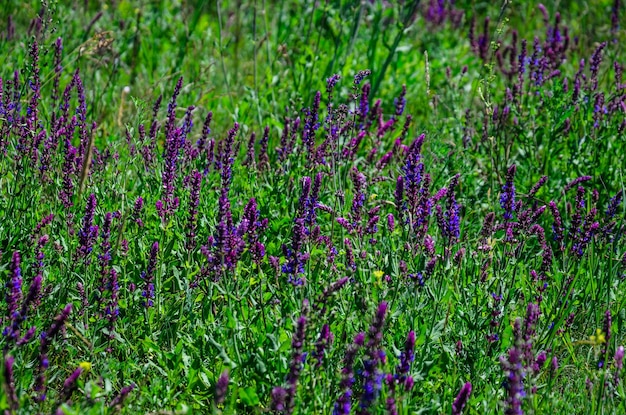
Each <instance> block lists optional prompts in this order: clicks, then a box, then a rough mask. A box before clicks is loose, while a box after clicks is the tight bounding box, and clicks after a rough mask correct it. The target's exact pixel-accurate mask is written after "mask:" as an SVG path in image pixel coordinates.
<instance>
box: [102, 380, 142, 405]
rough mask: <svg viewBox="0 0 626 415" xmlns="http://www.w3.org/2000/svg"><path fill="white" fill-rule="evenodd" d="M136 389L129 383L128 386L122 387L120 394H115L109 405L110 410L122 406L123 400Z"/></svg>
mask: <svg viewBox="0 0 626 415" xmlns="http://www.w3.org/2000/svg"><path fill="white" fill-rule="evenodd" d="M136 387H137V385H135V384H134V383H131V384H130V385H128V386H124V387H123V388H122V389H121V390H120V392H119V393H118V394H117V396H116V397H115V398H113V399H112V400H111V402H110V403H109V407H110V408H116V407H120V406H122V404H123V403H124V400H126V398H127V397H128V395H129V394H130V393H131V392H132V391H133V390H134V389H135V388H136Z"/></svg>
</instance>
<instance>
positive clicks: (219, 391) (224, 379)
mask: <svg viewBox="0 0 626 415" xmlns="http://www.w3.org/2000/svg"><path fill="white" fill-rule="evenodd" d="M228 382H229V380H228V370H225V371H223V372H222V374H221V375H220V377H219V379H217V383H216V384H215V403H216V404H217V405H221V404H222V403H224V399H225V398H226V393H227V392H228Z"/></svg>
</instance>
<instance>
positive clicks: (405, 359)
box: [396, 330, 415, 390]
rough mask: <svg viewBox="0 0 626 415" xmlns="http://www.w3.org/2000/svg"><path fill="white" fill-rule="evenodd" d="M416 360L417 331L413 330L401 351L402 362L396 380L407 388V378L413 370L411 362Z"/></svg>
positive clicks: (397, 369) (397, 370)
mask: <svg viewBox="0 0 626 415" xmlns="http://www.w3.org/2000/svg"><path fill="white" fill-rule="evenodd" d="M413 360H415V332H414V331H413V330H411V331H410V332H409V334H408V336H407V338H406V342H405V343H404V350H403V351H402V352H401V353H400V363H399V364H398V367H397V368H396V380H397V381H398V383H399V384H401V385H404V387H405V389H406V390H408V389H407V386H408V384H407V379H408V377H409V376H408V375H409V371H410V370H411V363H413Z"/></svg>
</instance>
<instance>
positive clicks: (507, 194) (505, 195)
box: [500, 164, 516, 221]
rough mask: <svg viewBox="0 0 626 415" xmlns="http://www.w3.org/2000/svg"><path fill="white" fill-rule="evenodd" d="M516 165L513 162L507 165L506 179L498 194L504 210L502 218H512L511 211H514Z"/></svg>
mask: <svg viewBox="0 0 626 415" xmlns="http://www.w3.org/2000/svg"><path fill="white" fill-rule="evenodd" d="M515 171H516V167H515V164H513V165H512V166H511V167H509V169H508V171H507V174H506V181H505V183H504V185H503V186H502V194H501V195H500V206H501V207H502V209H503V210H504V219H505V220H507V221H509V220H511V219H513V212H514V211H515V184H514V183H513V180H514V179H515Z"/></svg>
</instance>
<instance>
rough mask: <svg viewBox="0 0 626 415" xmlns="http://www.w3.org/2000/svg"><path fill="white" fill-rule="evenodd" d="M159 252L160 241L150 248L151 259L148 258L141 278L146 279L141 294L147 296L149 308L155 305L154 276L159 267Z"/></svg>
mask: <svg viewBox="0 0 626 415" xmlns="http://www.w3.org/2000/svg"><path fill="white" fill-rule="evenodd" d="M158 254H159V243H158V242H155V243H153V244H152V248H151V249H150V259H149V260H148V268H147V269H146V271H145V272H143V273H142V274H141V278H142V279H143V280H144V289H143V291H142V292H141V295H142V296H143V297H144V298H145V301H144V303H143V304H144V307H146V308H149V307H152V306H153V305H154V301H153V299H154V297H155V295H154V277H155V272H156V267H157V255H158Z"/></svg>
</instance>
